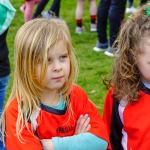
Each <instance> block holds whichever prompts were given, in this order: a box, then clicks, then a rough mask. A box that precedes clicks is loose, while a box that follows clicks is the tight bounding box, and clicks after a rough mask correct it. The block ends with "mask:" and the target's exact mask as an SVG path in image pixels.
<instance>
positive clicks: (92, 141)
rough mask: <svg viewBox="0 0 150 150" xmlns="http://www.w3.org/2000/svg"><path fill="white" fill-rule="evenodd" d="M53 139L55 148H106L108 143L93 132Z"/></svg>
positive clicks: (97, 149)
mask: <svg viewBox="0 0 150 150" xmlns="http://www.w3.org/2000/svg"><path fill="white" fill-rule="evenodd" d="M52 141H53V143H54V147H55V150H92V149H93V150H106V149H107V145H108V143H107V142H106V141H105V140H103V139H101V138H99V137H97V136H95V135H93V134H91V133H82V134H78V135H73V136H67V137H63V138H60V137H54V138H52ZM79 143H80V144H79Z"/></svg>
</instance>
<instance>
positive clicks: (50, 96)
mask: <svg viewBox="0 0 150 150" xmlns="http://www.w3.org/2000/svg"><path fill="white" fill-rule="evenodd" d="M59 99H60V96H59V91H58V90H54V91H44V92H43V96H42V99H41V103H43V104H46V105H57V104H58V102H59Z"/></svg>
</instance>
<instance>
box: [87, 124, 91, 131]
mask: <svg viewBox="0 0 150 150" xmlns="http://www.w3.org/2000/svg"><path fill="white" fill-rule="evenodd" d="M90 129H91V125H90V124H89V125H88V126H87V128H86V132H87V131H89V130H90Z"/></svg>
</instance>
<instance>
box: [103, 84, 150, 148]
mask: <svg viewBox="0 0 150 150" xmlns="http://www.w3.org/2000/svg"><path fill="white" fill-rule="evenodd" d="M139 88H140V90H139V92H140V95H141V96H140V98H139V100H138V101H137V102H134V103H130V104H128V103H127V102H125V101H121V102H120V103H119V102H118V100H116V99H115V98H114V97H113V89H111V90H110V91H109V92H108V94H107V96H106V100H105V104H104V114H103V119H104V122H105V123H106V127H107V130H108V133H109V137H110V142H111V147H112V149H113V150H148V149H150V141H149V140H150V119H148V118H149V117H150V107H149V106H150V89H148V88H146V87H145V86H144V85H143V84H142V83H141V84H140V86H139Z"/></svg>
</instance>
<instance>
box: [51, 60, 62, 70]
mask: <svg viewBox="0 0 150 150" xmlns="http://www.w3.org/2000/svg"><path fill="white" fill-rule="evenodd" d="M53 70H54V71H61V70H62V65H61V63H60V62H59V61H56V62H54V66H53Z"/></svg>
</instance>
